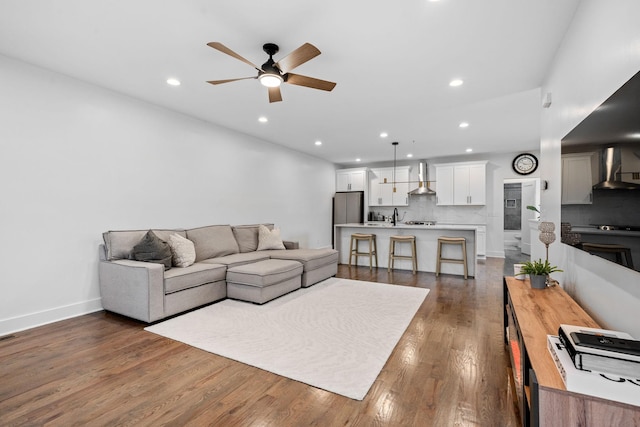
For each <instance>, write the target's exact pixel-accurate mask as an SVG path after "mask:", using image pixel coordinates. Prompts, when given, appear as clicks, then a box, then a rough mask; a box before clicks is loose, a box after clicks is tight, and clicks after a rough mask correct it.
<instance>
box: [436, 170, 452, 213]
mask: <svg viewBox="0 0 640 427" xmlns="http://www.w3.org/2000/svg"><path fill="white" fill-rule="evenodd" d="M436 204H437V205H440V206H443V205H453V166H452V165H436Z"/></svg>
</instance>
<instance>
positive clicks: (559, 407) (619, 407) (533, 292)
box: [504, 277, 640, 427]
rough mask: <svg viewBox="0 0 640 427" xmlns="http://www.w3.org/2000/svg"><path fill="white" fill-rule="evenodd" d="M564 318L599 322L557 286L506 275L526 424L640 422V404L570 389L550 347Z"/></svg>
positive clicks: (510, 336) (507, 317) (508, 338)
mask: <svg viewBox="0 0 640 427" xmlns="http://www.w3.org/2000/svg"><path fill="white" fill-rule="evenodd" d="M560 324H568V325H578V326H587V327H592V328H600V326H599V325H598V324H597V323H596V322H595V321H594V320H593V319H592V318H591V317H590V316H589V315H588V314H587V313H586V312H585V311H584V310H583V309H582V308H581V307H580V306H579V305H578V304H576V302H575V301H574V300H573V299H571V297H570V296H569V295H568V294H567V293H566V292H565V291H564V290H563V289H562V288H560V287H559V286H554V287H550V288H546V289H532V288H531V285H530V283H529V280H525V281H522V280H517V279H516V278H514V277H505V278H504V340H505V344H507V347H508V351H509V355H510V358H511V367H512V370H511V374H512V375H511V379H512V381H513V384H514V389H515V395H516V399H517V403H518V407H519V410H520V416H521V418H522V425H523V426H545V427H546V426H562V427H566V426H611V427H613V426H621V427H622V426H624V427H627V426H640V407H638V406H633V405H627V404H625V403H619V402H615V401H611V400H606V399H601V398H598V397H594V396H587V395H584V394H580V393H576V392H571V391H567V389H566V388H565V386H564V383H563V382H562V378H561V377H560V374H559V373H558V370H557V369H556V366H555V364H554V362H553V359H552V358H551V355H550V354H549V350H547V335H558V328H559V327H560Z"/></svg>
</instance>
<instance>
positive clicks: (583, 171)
mask: <svg viewBox="0 0 640 427" xmlns="http://www.w3.org/2000/svg"><path fill="white" fill-rule="evenodd" d="M594 158H595V156H594V153H592V152H591V153H574V154H563V155H562V204H563V205H590V204H592V203H593V190H592V189H593V184H594V182H593V173H592V172H591V171H592V170H593V169H592V167H593V159H594Z"/></svg>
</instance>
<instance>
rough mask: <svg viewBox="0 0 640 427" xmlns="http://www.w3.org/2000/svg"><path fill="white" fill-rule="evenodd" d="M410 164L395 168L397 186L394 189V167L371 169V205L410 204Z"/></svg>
mask: <svg viewBox="0 0 640 427" xmlns="http://www.w3.org/2000/svg"><path fill="white" fill-rule="evenodd" d="M409 171H410V167H409V166H400V167H396V168H395V183H396V184H395V188H396V191H395V192H394V191H393V187H394V185H393V182H394V179H393V173H394V168H377V169H371V170H370V171H369V206H408V205H409V194H408V193H409V190H410V188H409Z"/></svg>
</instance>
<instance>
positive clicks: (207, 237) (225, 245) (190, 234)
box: [187, 225, 240, 262]
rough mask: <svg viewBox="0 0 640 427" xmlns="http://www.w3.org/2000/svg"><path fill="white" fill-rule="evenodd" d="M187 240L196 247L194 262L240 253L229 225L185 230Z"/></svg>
mask: <svg viewBox="0 0 640 427" xmlns="http://www.w3.org/2000/svg"><path fill="white" fill-rule="evenodd" d="M187 239H189V240H191V241H192V242H193V244H194V245H195V247H196V262H199V261H202V260H205V259H209V258H215V257H221V256H224V255H230V254H237V253H238V252H239V251H240V250H239V249H238V243H237V242H236V239H235V237H233V231H231V226H230V225H210V226H208V227H199V228H192V229H190V230H187Z"/></svg>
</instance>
